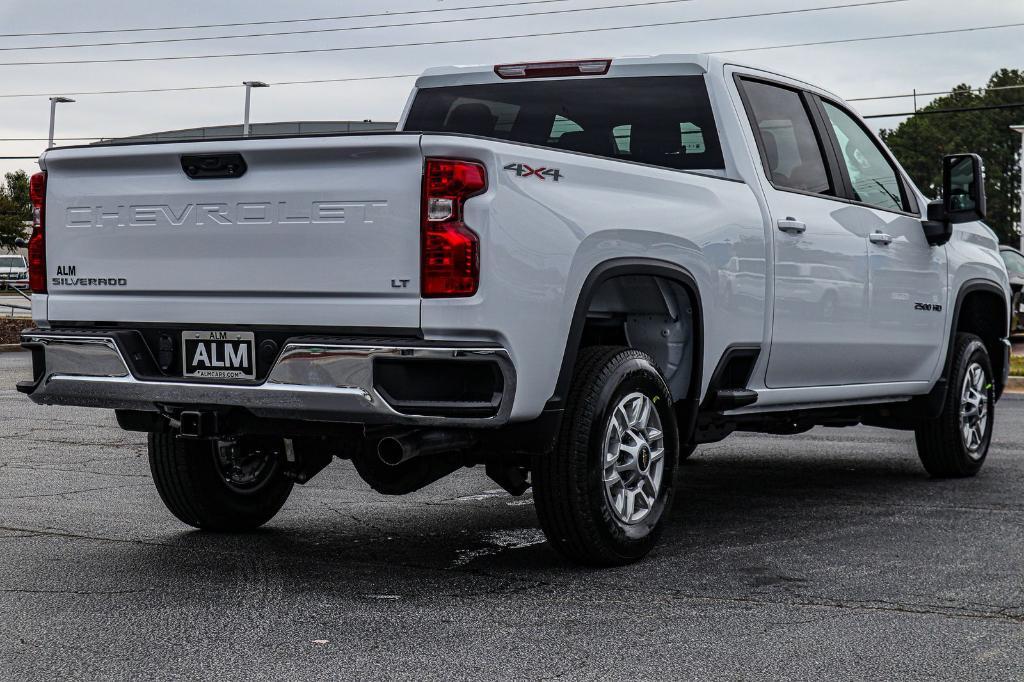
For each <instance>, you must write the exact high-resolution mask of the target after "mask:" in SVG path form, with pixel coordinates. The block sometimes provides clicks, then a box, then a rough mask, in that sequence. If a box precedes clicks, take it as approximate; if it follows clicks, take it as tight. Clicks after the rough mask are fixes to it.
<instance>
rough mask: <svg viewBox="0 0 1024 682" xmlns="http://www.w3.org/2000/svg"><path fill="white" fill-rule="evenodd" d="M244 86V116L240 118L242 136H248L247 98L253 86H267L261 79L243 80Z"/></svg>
mask: <svg viewBox="0 0 1024 682" xmlns="http://www.w3.org/2000/svg"><path fill="white" fill-rule="evenodd" d="M242 85H244V86H245V118H244V119H243V120H242V137H249V99H250V96H251V94H252V89H253V88H269V87H270V86H269V85H267V84H266V83H264V82H263V81H243V82H242Z"/></svg>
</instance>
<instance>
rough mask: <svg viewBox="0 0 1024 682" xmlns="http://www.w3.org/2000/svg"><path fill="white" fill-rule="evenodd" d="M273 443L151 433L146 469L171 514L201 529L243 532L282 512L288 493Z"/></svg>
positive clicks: (287, 486) (289, 490)
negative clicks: (188, 438) (192, 437)
mask: <svg viewBox="0 0 1024 682" xmlns="http://www.w3.org/2000/svg"><path fill="white" fill-rule="evenodd" d="M281 459H282V454H281V452H280V449H279V448H277V447H275V443H274V442H271V441H255V440H250V439H247V438H242V439H238V440H237V441H209V440H182V439H180V438H177V437H176V436H175V434H173V433H151V434H149V467H150V470H151V471H152V472H153V482H154V483H156V489H157V492H159V493H160V499H162V500H163V502H164V505H166V507H167V509H168V510H170V512H171V513H172V514H174V515H175V516H176V517H178V519H179V520H181V521H183V522H184V523H187V524H188V525H190V526H194V527H196V528H201V529H203V530H215V531H246V530H252V529H254V528H258V527H259V526H262V525H263V524H264V523H266V522H267V521H269V520H270V519H272V518H273V517H274V515H275V514H277V512H278V511H280V509H281V507H282V506H284V503H285V500H287V499H288V495H289V494H290V493H291V491H292V482H291V480H289V479H288V478H286V477H285V476H284V471H283V469H282V466H281Z"/></svg>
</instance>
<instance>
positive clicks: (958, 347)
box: [915, 334, 996, 478]
mask: <svg viewBox="0 0 1024 682" xmlns="http://www.w3.org/2000/svg"><path fill="white" fill-rule="evenodd" d="M992 376H993V375H992V364H991V362H990V361H989V356H988V351H987V350H986V349H985V344H984V343H983V342H982V340H981V339H980V338H978V337H977V336H975V335H974V334H957V337H956V343H955V345H954V348H953V365H952V371H951V372H950V382H949V388H948V390H947V392H946V402H945V403H944V405H943V409H942V414H941V415H939V417H938V418H936V419H930V420H928V421H926V422H924V423H923V424H921V425H919V426H918V427H917V429H916V434H915V435H916V437H917V453H918V455H919V456H920V457H921V463H922V464H924V468H925V469H926V470H927V471H928V473H929V474H931V475H932V476H935V477H936V478H957V477H965V476H973V475H974V474H976V473H978V471H979V470H980V469H981V467H982V465H983V464H984V463H985V457H986V456H987V455H988V447H989V443H990V442H991V440H992V425H993V419H994V417H995V412H994V408H995V402H996V397H995V386H994V382H993V380H992Z"/></svg>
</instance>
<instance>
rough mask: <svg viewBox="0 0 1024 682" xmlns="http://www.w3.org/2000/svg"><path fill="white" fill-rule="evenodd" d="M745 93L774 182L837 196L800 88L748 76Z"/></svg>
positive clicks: (744, 81) (765, 163)
mask: <svg viewBox="0 0 1024 682" xmlns="http://www.w3.org/2000/svg"><path fill="white" fill-rule="evenodd" d="M743 93H744V96H745V102H746V106H747V108H748V112H747V113H748V115H749V117H750V121H751V124H752V125H753V128H754V133H755V134H756V135H757V136H758V138H759V139H758V142H759V144H760V147H761V157H762V160H763V163H764V166H765V173H766V174H767V175H768V177H769V178H770V179H771V181H772V184H773V185H775V186H776V187H778V188H780V189H795V190H799V191H801V192H812V193H814V194H825V195H829V196H835V194H836V191H835V185H834V184H833V182H832V179H831V178H830V177H829V173H828V170H827V168H826V165H825V155H824V153H823V152H822V146H821V140H820V139H819V138H818V134H817V133H816V132H815V129H814V126H813V125H812V124H811V115H810V112H809V111H808V110H807V105H806V103H805V101H804V98H803V96H802V95H801V94H800V93H799V92H798V91H796V90H790V89H789V88H784V87H780V86H777V85H771V84H769V83H762V82H761V81H753V80H746V79H744V80H743Z"/></svg>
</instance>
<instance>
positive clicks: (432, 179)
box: [421, 159, 487, 298]
mask: <svg viewBox="0 0 1024 682" xmlns="http://www.w3.org/2000/svg"><path fill="white" fill-rule="evenodd" d="M486 189H487V171H486V169H485V168H484V167H483V165H482V164H479V163H474V162H472V161H455V160H451V159H427V162H426V168H425V169H424V174H423V215H422V217H421V225H422V231H423V234H422V245H421V248H422V256H423V266H422V273H421V281H422V284H421V293H422V295H423V297H424V298H438V297H449V296H472V295H473V294H475V293H476V291H477V288H478V287H479V285H480V238H479V237H478V236H477V235H476V233H475V232H473V230H471V229H469V228H468V227H466V224H465V223H463V222H462V211H463V205H464V204H465V201H466V199H469V198H470V197H473V196H476V195H477V194H480V193H482V192H484V191H485V190H486Z"/></svg>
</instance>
